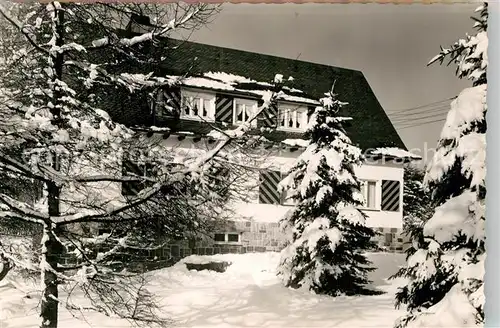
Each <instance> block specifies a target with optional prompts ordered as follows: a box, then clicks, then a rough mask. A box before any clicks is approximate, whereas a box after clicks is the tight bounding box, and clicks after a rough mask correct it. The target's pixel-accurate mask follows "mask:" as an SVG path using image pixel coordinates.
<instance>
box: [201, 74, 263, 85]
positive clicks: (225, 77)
mask: <svg viewBox="0 0 500 328" xmlns="http://www.w3.org/2000/svg"><path fill="white" fill-rule="evenodd" d="M203 76H206V77H208V78H211V79H215V80H219V81H222V82H225V83H230V84H236V83H250V82H256V81H254V80H252V79H249V78H246V77H243V76H239V75H234V74H230V73H225V72H208V73H205V74H203Z"/></svg>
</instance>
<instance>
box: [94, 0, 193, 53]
mask: <svg viewBox="0 0 500 328" xmlns="http://www.w3.org/2000/svg"><path fill="white" fill-rule="evenodd" d="M201 10H202V7H200V6H197V7H196V8H195V9H194V10H193V11H191V12H189V13H187V14H186V15H185V16H184V17H182V18H181V19H180V20H176V19H172V20H170V21H169V22H168V23H167V24H164V25H162V26H160V27H158V28H156V29H155V30H154V31H152V32H148V33H143V34H141V35H137V36H134V37H132V38H120V39H118V41H117V42H116V44H118V45H121V46H124V47H132V46H134V45H136V44H139V43H142V42H145V41H151V40H153V39H154V38H156V37H160V36H163V35H165V34H167V33H168V32H171V31H172V30H175V29H178V28H182V27H183V26H184V25H186V23H187V22H189V20H191V19H192V18H193V17H194V16H196V15H197V14H198V13H199V12H200V11H201ZM91 43H92V47H89V49H92V48H103V47H106V46H109V45H113V44H114V43H113V42H112V41H111V40H110V38H109V37H103V38H99V39H95V40H93V41H92V42H91Z"/></svg>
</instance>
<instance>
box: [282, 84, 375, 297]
mask: <svg viewBox="0 0 500 328" xmlns="http://www.w3.org/2000/svg"><path fill="white" fill-rule="evenodd" d="M321 103H322V106H319V107H317V108H316V109H315V112H314V113H313V114H312V116H311V120H310V124H309V127H308V130H307V132H306V136H307V137H308V139H309V140H310V144H309V146H308V147H307V148H306V150H305V151H304V152H303V153H302V154H301V155H300V157H299V158H298V160H297V163H296V164H295V166H294V167H293V168H292V169H291V171H290V172H289V174H288V176H287V177H286V178H285V179H284V180H283V181H282V182H281V183H280V188H281V189H284V190H288V192H289V193H290V195H291V196H290V197H291V198H292V199H295V200H296V201H297V203H298V205H297V206H296V208H295V210H294V211H293V212H292V213H291V214H290V215H289V216H288V217H287V218H285V219H284V223H285V226H287V227H290V228H291V229H292V233H293V236H292V240H291V243H290V244H289V245H288V246H287V247H286V248H285V249H284V250H283V252H282V259H281V263H280V268H279V270H278V275H279V276H280V277H281V278H282V280H283V281H284V283H285V285H286V286H289V287H292V288H299V287H305V288H309V289H310V290H312V291H314V292H315V293H318V294H327V295H331V296H337V295H341V294H345V295H356V294H363V293H367V292H369V291H368V289H367V288H366V287H365V286H366V285H367V284H368V283H369V280H368V278H367V274H368V272H370V271H372V270H373V268H371V267H370V262H369V260H368V259H367V258H366V257H365V255H364V254H363V253H364V252H365V251H367V250H369V249H372V248H373V247H375V244H374V243H373V242H372V241H371V238H372V237H374V236H375V232H374V231H373V230H372V229H371V228H369V227H367V226H366V225H365V220H366V216H365V215H364V214H363V213H362V212H361V211H359V210H358V209H357V208H356V206H358V205H361V202H362V196H361V193H360V182H359V181H358V179H357V178H356V176H355V174H354V167H355V166H357V165H359V164H361V161H362V154H361V150H360V149H359V148H357V147H356V146H354V145H353V144H352V143H351V141H350V139H349V138H348V137H347V135H346V134H345V132H344V129H343V127H342V122H344V121H346V120H350V118H345V117H337V116H336V115H337V112H338V111H339V110H340V108H341V107H342V106H344V105H346V103H344V102H341V101H339V100H337V95H336V94H334V93H333V88H332V91H331V92H330V93H327V94H326V97H325V98H322V99H321Z"/></svg>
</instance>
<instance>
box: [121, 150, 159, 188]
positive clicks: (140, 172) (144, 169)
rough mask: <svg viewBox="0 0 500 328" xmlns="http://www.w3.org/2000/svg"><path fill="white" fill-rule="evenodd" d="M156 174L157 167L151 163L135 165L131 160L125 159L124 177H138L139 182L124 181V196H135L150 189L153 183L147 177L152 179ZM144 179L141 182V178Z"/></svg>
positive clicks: (123, 164)
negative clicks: (143, 190)
mask: <svg viewBox="0 0 500 328" xmlns="http://www.w3.org/2000/svg"><path fill="white" fill-rule="evenodd" d="M154 174H155V167H154V166H153V164H151V163H140V164H139V163H135V162H134V161H131V160H129V159H124V160H123V163H122V175H123V176H124V177H137V178H138V180H139V181H124V182H122V195H124V196H135V195H137V194H138V193H139V192H140V191H141V190H142V189H144V188H147V187H150V186H151V185H152V182H151V181H148V180H147V177H152V176H154ZM141 177H142V178H144V180H143V181H140V180H141V179H140V178H141Z"/></svg>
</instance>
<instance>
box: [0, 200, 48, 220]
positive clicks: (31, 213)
mask: <svg viewBox="0 0 500 328" xmlns="http://www.w3.org/2000/svg"><path fill="white" fill-rule="evenodd" d="M1 204H4V205H6V206H7V207H8V209H9V210H8V211H0V216H6V217H13V218H16V219H21V220H24V221H29V222H36V223H43V222H45V221H47V220H48V219H49V216H48V215H46V214H43V213H40V212H38V211H36V210H35V209H34V208H32V207H31V206H29V205H27V204H26V203H23V202H20V201H17V200H15V199H13V198H12V197H9V196H7V195H5V194H3V193H0V205H1Z"/></svg>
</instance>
